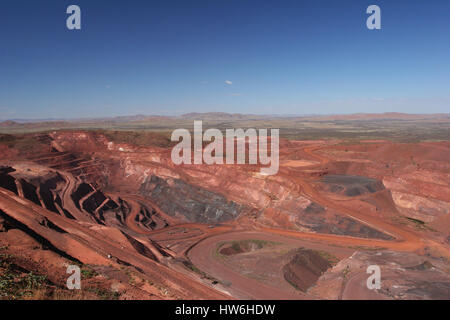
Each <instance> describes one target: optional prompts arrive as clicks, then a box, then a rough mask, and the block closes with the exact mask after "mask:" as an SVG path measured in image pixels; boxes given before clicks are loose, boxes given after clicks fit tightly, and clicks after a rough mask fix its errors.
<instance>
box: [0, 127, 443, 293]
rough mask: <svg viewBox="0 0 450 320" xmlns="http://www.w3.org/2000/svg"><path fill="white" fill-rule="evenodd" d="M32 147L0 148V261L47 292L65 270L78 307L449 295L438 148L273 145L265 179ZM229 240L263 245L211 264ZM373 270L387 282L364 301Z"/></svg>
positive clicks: (90, 147) (156, 153)
mask: <svg viewBox="0 0 450 320" xmlns="http://www.w3.org/2000/svg"><path fill="white" fill-rule="evenodd" d="M31 136H32V139H34V141H35V145H34V147H33V150H31V149H30V151H29V152H27V150H23V149H21V150H17V149H15V148H14V146H2V145H0V151H1V153H0V251H2V252H0V253H1V254H2V257H6V255H7V256H8V257H10V258H8V259H12V260H13V262H14V264H15V265H20V266H22V269H26V270H28V271H34V272H35V273H36V272H37V273H40V274H43V275H45V276H46V277H47V279H48V283H47V286H48V287H52V288H59V289H60V290H62V291H64V284H65V270H66V267H67V265H69V264H73V263H76V264H79V265H82V266H86V268H87V267H88V268H90V269H92V270H94V271H95V276H92V277H91V278H89V279H84V280H83V286H84V285H86V288H91V290H90V291H89V292H90V293H91V294H92V293H93V292H94V293H95V292H97V293H98V290H99V289H98V288H101V290H102V291H101V292H112V293H113V296H114V297H117V298H121V299H242V298H245V299H248V298H250V299H353V298H355V297H358V296H359V297H363V298H365V299H399V298H401V299H427V298H447V299H448V298H450V273H449V267H450V264H449V259H450V233H449V230H450V228H449V227H450V218H449V211H450V185H449V181H450V179H449V178H450V163H449V161H448V159H450V143H449V142H421V143H396V142H391V141H384V140H374V141H358V142H345V141H339V140H332V141H330V140H315V141H294V140H284V139H282V140H281V141H280V170H279V172H278V174H276V175H273V176H263V175H260V174H259V166H258V165H251V166H250V165H181V166H176V165H174V164H173V163H172V161H171V158H170V152H171V149H170V148H169V147H161V146H156V145H152V144H151V143H150V144H149V145H147V146H142V145H141V146H136V145H133V144H130V143H121V142H116V141H111V140H109V139H108V138H107V137H106V136H105V135H103V134H101V133H98V132H90V131H56V132H52V133H50V134H37V135H31ZM36 150H38V151H36ZM240 241H251V242H252V243H258V244H259V246H260V247H261V248H259V247H258V248H259V249H260V250H254V251H250V252H241V251H239V250H237V251H236V254H233V255H230V256H226V255H223V254H221V253H220V251H218V249H219V248H220V247H221V246H223V245H224V244H226V245H229V246H233V245H235V246H236V245H237V244H239V243H240ZM267 243H272V244H273V243H276V245H272V246H264V244H267ZM299 248H303V249H304V250H312V251H307V252H308V254H303V255H302V256H301V257H300V258H299V257H298V256H295V252H298V250H299ZM296 250H297V251H296ZM229 252H234V251H233V250H231V251H229ZM377 254H380V255H381V256H382V257H384V258H383V259H377V257H378V256H377ZM318 255H320V256H321V257H322V258H320V257H319V256H318ZM293 257H296V258H293ZM3 259H4V260H5V259H6V258H3ZM323 259H325V260H327V261H329V264H328V263H325V262H324V261H325V260H323ZM373 261H375V262H376V263H377V264H380V265H381V269H382V270H384V271H383V272H386V277H387V280H386V282H383V283H386V284H385V287H382V288H381V289H379V290H376V291H370V290H369V291H368V289H367V286H366V284H365V280H366V279H367V277H368V276H369V275H367V274H366V270H365V267H367V265H368V263H369V262H370V263H372V262H373ZM425 261H427V263H426V264H425V265H428V264H430V265H432V267H431V268H425V269H424V270H422V269H420V268H418V269H417V270H416V269H414V271H405V272H403V273H402V272H401V269H403V270H410V269H408V268H414V267H415V266H416V265H420V264H421V263H425ZM375 262H373V263H375ZM317 263H319V265H320V266H318V265H317ZM308 264H310V265H309V267H308ZM262 265H263V266H264V268H262V267H261V266H262ZM286 265H288V266H290V269H289V270H296V271H293V272H294V273H295V274H296V277H297V278H296V279H297V280H298V283H301V284H302V285H301V288H300V289H301V290H300V289H299V288H298V287H297V286H296V285H295V283H294V284H293V283H292V280H291V279H292V276H291V277H289V276H286V272H283V270H284V271H286V270H287V267H286ZM393 265H397V266H398V267H395V268H394V267H392V266H393ZM324 266H325V267H324ZM319 267H320V268H319ZM2 270H3V271H2ZM317 270H320V272H319V271H317ZM411 270H413V269H411ZM2 272H3V273H5V272H6V271H5V268H3V269H2V268H0V274H1V273H2ZM313 274H314V276H313ZM315 274H317V276H315ZM411 276H413V277H414V278H413V281H409V282H408V284H407V285H406V284H405V278H404V277H411ZM301 277H307V278H305V279H301ZM311 277H313V278H311ZM267 279H271V280H270V281H268V280H267ZM306 284H307V285H306ZM387 285H389V286H391V287H386V286H387ZM400 287H401V288H406V289H402V290H400V289H398V288H400ZM92 288H94V289H92ZM95 288H97V289H95ZM95 290H97V291H95ZM53 291H54V290H53ZM89 292H88V293H89ZM393 292H395V293H393ZM88 293H87V295H86V296H85V297H87V298H92V296H89V294H88ZM94 295H95V294H94ZM103 296H104V295H103ZM103 296H101V297H103ZM45 297H46V298H50V297H55V295H54V294H53V296H51V295H50V294H47V296H45ZM56 298H58V296H56ZM69 298H73V297H69Z"/></svg>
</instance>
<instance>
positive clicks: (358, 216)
mask: <svg viewBox="0 0 450 320" xmlns="http://www.w3.org/2000/svg"><path fill="white" fill-rule="evenodd" d="M321 148H322V146H313V147H311V146H309V147H305V148H304V149H303V151H304V152H305V153H307V154H308V155H310V156H311V157H312V158H314V159H316V160H318V161H319V162H320V165H324V164H326V163H328V162H330V161H331V160H330V159H328V158H326V157H324V156H323V155H320V154H318V153H315V152H316V151H318V150H319V149H321ZM315 166H317V164H315V165H311V167H315ZM295 173H296V169H295V168H286V167H281V168H280V170H279V173H278V174H280V175H282V176H284V177H285V179H288V180H291V181H293V182H294V183H295V185H297V186H298V188H299V189H298V191H299V192H300V193H301V194H303V195H304V196H305V197H307V198H308V199H310V200H311V201H314V202H316V203H318V204H320V205H321V206H323V207H326V208H331V209H333V210H335V211H337V212H339V213H342V214H345V215H347V216H348V217H351V218H352V219H355V220H357V221H359V222H361V223H364V224H366V225H368V226H370V227H372V228H375V229H377V230H379V231H381V232H384V233H386V234H389V235H391V236H392V237H394V238H395V240H393V241H388V240H379V239H367V238H357V237H351V236H341V235H333V234H320V233H309V232H298V231H292V230H285V229H277V228H269V227H266V226H257V227H255V228H254V229H253V230H239V229H242V228H241V227H240V226H238V225H237V223H236V222H235V223H231V224H230V225H227V227H226V228H223V229H222V230H217V229H210V228H207V227H206V226H205V225H202V224H194V223H184V224H178V225H177V224H175V225H172V226H170V227H169V229H173V228H177V227H183V228H188V229H189V228H197V229H200V230H201V231H202V235H200V236H196V237H195V239H194V238H193V239H191V240H194V241H195V242H194V244H193V245H192V246H191V247H190V248H189V249H188V250H185V251H183V252H182V255H184V256H185V257H187V258H188V259H189V260H190V261H191V262H192V263H193V264H194V265H195V266H196V267H198V268H199V269H200V270H202V271H203V272H206V273H207V274H209V275H212V276H214V277H215V278H218V279H221V280H224V281H226V282H229V283H231V285H230V287H229V288H227V289H226V290H229V292H230V293H231V294H232V295H233V296H234V297H236V298H254V299H302V298H311V297H310V296H306V295H304V294H302V293H299V292H295V290H293V291H291V292H287V291H283V290H280V289H276V288H274V287H271V286H268V285H266V284H264V283H262V282H260V281H257V280H255V279H251V278H248V277H245V276H243V275H241V274H239V273H238V272H236V271H234V270H232V269H230V268H229V267H228V266H227V265H226V264H224V263H223V262H222V261H220V260H219V259H217V257H215V255H214V252H215V250H216V249H217V244H218V243H220V242H223V241H234V240H242V239H248V238H249V237H250V236H251V237H253V238H256V239H261V240H267V241H282V242H290V241H293V239H297V240H302V241H314V242H320V243H322V244H324V245H327V244H331V245H341V246H346V247H351V246H353V247H354V246H361V247H367V248H375V249H380V248H383V249H390V250H395V251H403V252H420V251H423V250H424V249H425V247H432V248H433V249H435V250H437V251H438V252H439V253H440V254H441V255H442V256H444V257H447V258H450V250H448V248H446V247H445V246H443V245H442V244H440V243H437V242H435V241H433V240H430V239H424V238H423V236H420V235H418V234H417V233H416V232H413V231H410V230H406V229H404V228H402V227H400V226H397V225H393V224H390V223H389V222H387V221H385V220H383V219H382V218H381V217H374V216H370V215H367V214H365V213H364V212H361V211H359V210H356V209H355V210H353V209H350V208H348V207H345V206H343V205H341V204H340V203H339V201H336V200H333V199H330V198H327V197H324V196H323V195H322V194H320V193H319V192H318V191H317V190H316V189H315V188H314V187H313V184H312V183H311V181H308V180H307V179H304V178H300V177H299V175H296V174H295ZM133 214H134V213H133ZM166 216H167V215H166ZM133 223H134V218H132V217H130V219H129V220H128V219H127V224H128V225H129V227H130V228H132V229H133V230H134V231H136V232H141V233H143V234H148V235H150V234H155V233H157V232H161V231H167V230H168V229H167V228H165V229H163V230H159V231H151V232H144V231H143V230H142V229H141V230H140V231H139V230H138V228H139V227H138V226H136V225H135V226H134V227H133ZM233 230H234V231H236V230H239V232H233ZM255 231H256V233H255ZM355 281H356V280H355Z"/></svg>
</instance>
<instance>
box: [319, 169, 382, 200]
mask: <svg viewBox="0 0 450 320" xmlns="http://www.w3.org/2000/svg"><path fill="white" fill-rule="evenodd" d="M320 182H321V183H323V184H324V185H325V188H326V189H327V190H328V191H329V192H332V193H338V194H343V195H346V196H349V197H355V196H359V195H363V194H367V193H375V192H377V191H381V190H383V189H384V185H383V183H382V182H381V181H379V180H376V179H371V178H367V177H361V176H351V175H337V174H329V175H326V176H324V177H323V178H322V179H321V180H320Z"/></svg>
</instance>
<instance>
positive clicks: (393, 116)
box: [0, 112, 450, 127]
mask: <svg viewBox="0 0 450 320" xmlns="http://www.w3.org/2000/svg"><path fill="white" fill-rule="evenodd" d="M287 118H290V119H293V118H299V119H302V120H308V121H339V120H342V121H346V120H349V121H351V120H353V121H354V120H361V121H364V120H445V121H447V120H450V114H449V113H437V114H409V113H398V112H387V113H354V114H331V115H276V114H272V115H270V114H267V115H257V114H241V113H225V112H206V113H195V112H194V113H186V114H183V115H179V116H158V115H132V116H119V117H104V118H75V119H51V118H49V119H8V120H5V121H3V122H0V126H2V127H12V126H16V125H20V124H22V125H23V124H27V123H34V124H37V123H45V124H50V123H51V124H52V125H62V126H64V125H70V124H73V123H99V122H112V123H120V122H144V121H151V120H162V119H164V120H171V119H173V120H176V119H181V120H189V119H191V120H205V121H206V120H218V121H220V120H225V121H228V120H231V121H236V120H270V119H287Z"/></svg>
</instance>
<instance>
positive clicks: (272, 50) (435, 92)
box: [0, 0, 450, 119]
mask: <svg viewBox="0 0 450 320" xmlns="http://www.w3.org/2000/svg"><path fill="white" fill-rule="evenodd" d="M70 4H77V5H79V6H80V7H81V15H82V30H80V31H69V30H67V28H66V18H67V16H68V15H67V14H66V8H67V6H69V5H70ZM370 4H377V5H379V6H380V7H381V10H382V29H381V30H374V31H371V30H368V29H367V28H366V18H367V17H368V15H367V14H366V13H365V11H366V8H367V7H368V6H369V5H370ZM227 82H228V83H227ZM208 111H219V112H240V113H259V114H311V113H317V114H324V113H353V112H388V111H397V112H409V113H438V112H449V111H450V1H448V0H442V1H437V0H429V1H425V0H389V1H382V0H371V1H365V0H353V1H350V0H340V1H334V0H333V1H331V0H330V1H323V0H307V1H302V0H293V1H283V0H280V1H275V0H273V1H263V0H259V1H256V0H223V1H219V0H207V1H197V0H190V1H188V0H179V1H174V0H158V1H156V0H153V1H152V0H148V1H144V0H142V1H137V0H128V1H111V0H108V1H103V0H86V1H79V0H73V1H66V0H39V1H36V0H28V1H24V0H5V1H2V3H1V6H0V119H11V118H71V117H98V116H116V115H133V114H180V113H185V112H208Z"/></svg>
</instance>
